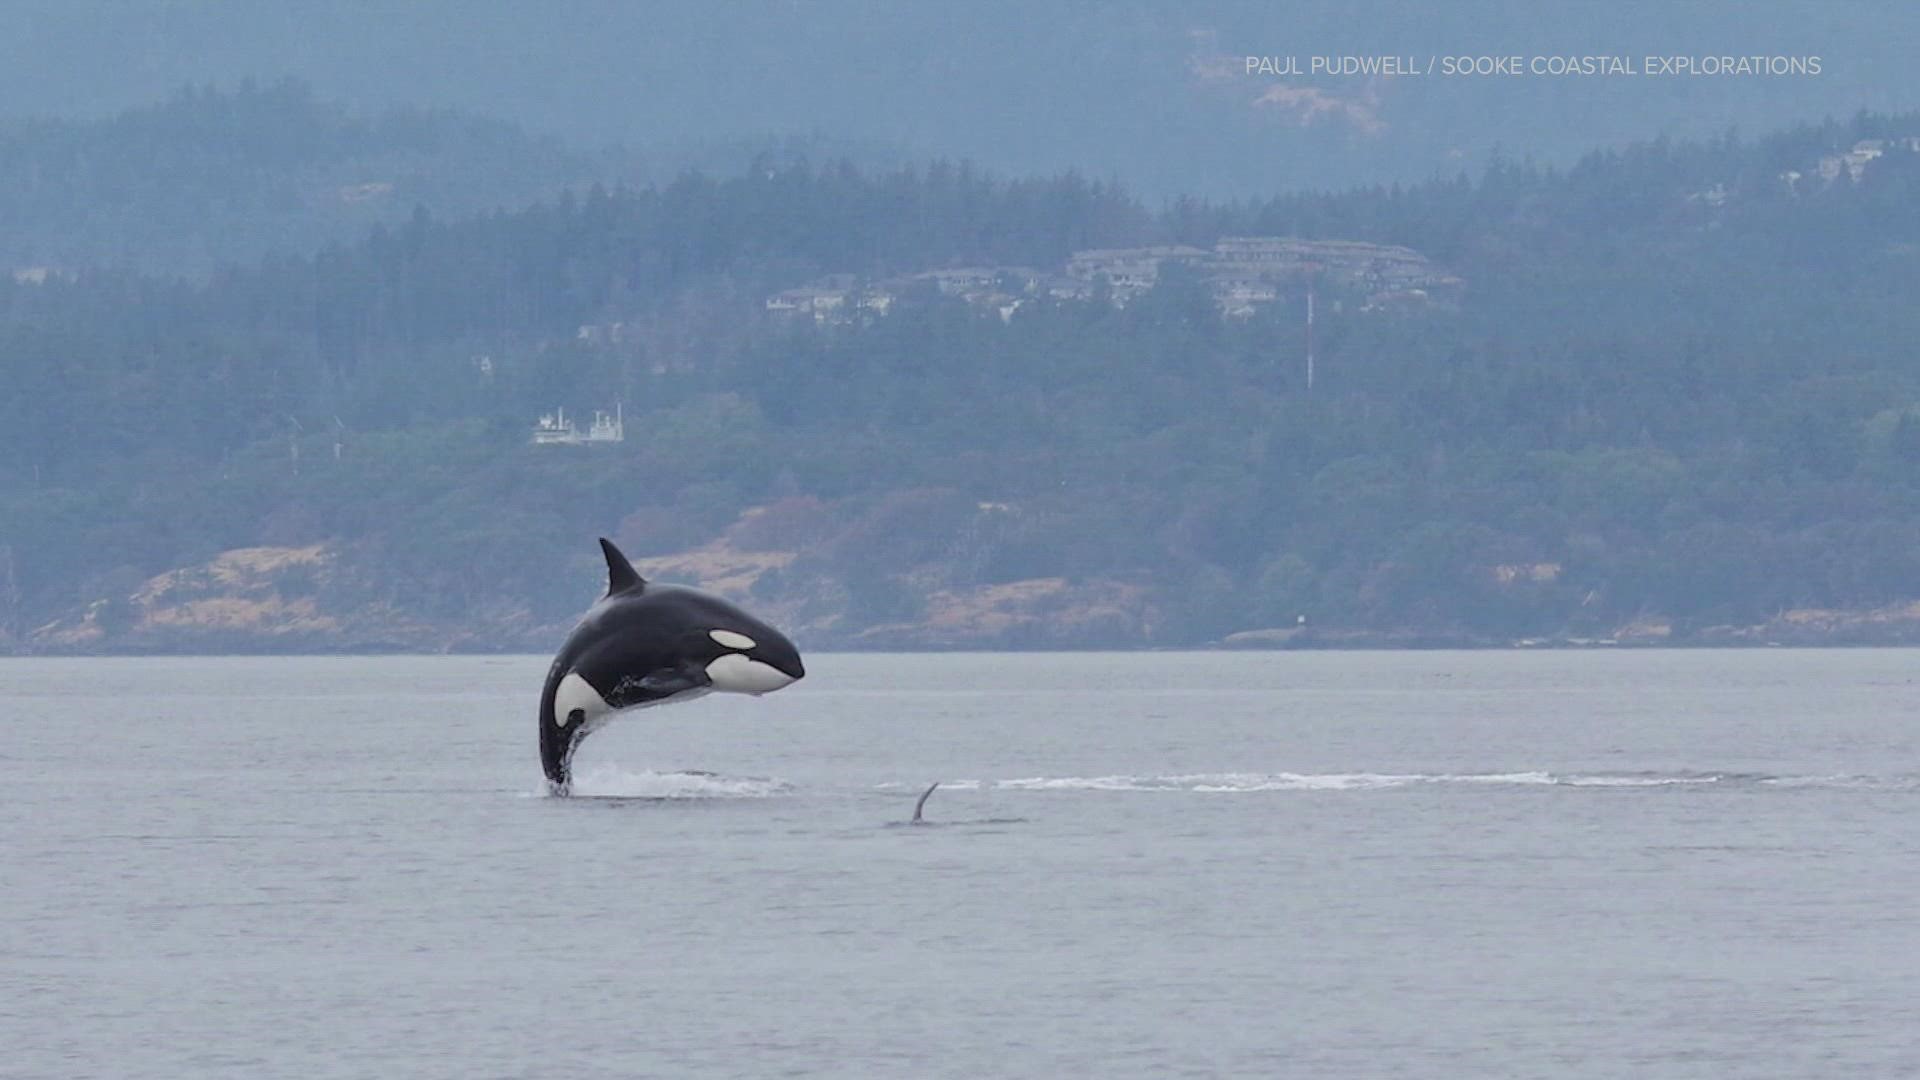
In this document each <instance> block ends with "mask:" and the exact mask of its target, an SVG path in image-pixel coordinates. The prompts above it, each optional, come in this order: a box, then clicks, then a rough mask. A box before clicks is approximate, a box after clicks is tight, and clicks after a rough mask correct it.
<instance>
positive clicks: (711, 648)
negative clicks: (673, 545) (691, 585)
mask: <svg viewBox="0 0 1920 1080" xmlns="http://www.w3.org/2000/svg"><path fill="white" fill-rule="evenodd" d="M600 548H601V550H602V551H604V552H605V553H606V556H607V595H606V596H604V597H602V598H601V599H600V602H599V603H597V604H595V605H593V607H592V608H591V609H589V610H588V611H587V614H586V615H585V617H583V618H582V619H581V620H580V625H578V626H576V627H574V628H573V633H572V634H569V635H568V636H567V642H566V644H565V645H562V646H561V647H560V655H558V656H556V657H554V658H553V667H552V668H551V669H549V670H548V671H547V685H546V687H545V689H543V690H541V691H540V764H541V766H542V767H543V768H545V769H546V772H547V787H548V790H550V791H552V792H553V793H554V794H556V795H565V794H567V793H568V791H569V788H570V785H571V783H572V762H573V752H574V750H576V749H578V748H579V746H580V740H582V739H584V738H586V737H587V735H588V733H590V732H592V731H593V730H594V729H595V728H597V727H599V726H600V725H601V724H603V723H605V722H606V720H607V718H609V717H611V716H613V715H614V714H615V713H619V712H624V711H626V710H628V709H638V708H644V707H646V706H649V705H664V704H667V703H668V702H673V701H686V700H689V699H691V698H696V697H700V696H702V695H704V694H708V693H712V692H713V691H716V690H718V691H721V692H724V693H736V694H756V695H758V694H766V693H771V692H772V691H775V690H778V689H780V688H781V687H783V686H786V685H787V684H789V683H791V682H793V681H794V680H796V679H799V678H800V677H801V676H803V675H805V674H806V673H807V672H806V668H804V667H803V666H801V663H800V652H799V650H798V649H795V648H794V647H793V642H791V641H788V640H787V639H786V636H785V635H783V634H781V633H780V632H779V631H778V630H775V629H774V628H773V627H771V626H768V625H767V624H766V623H763V622H761V621H760V620H758V619H756V618H754V617H753V616H751V615H748V614H747V613H746V612H744V611H741V610H740V609H739V608H737V607H735V606H733V605H732V604H730V603H728V602H726V601H725V600H722V599H720V598H719V597H717V596H713V595H710V594H708V593H703V592H700V591H699V590H697V589H688V588H682V587H679V586H675V585H651V584H648V583H647V582H646V581H645V580H643V579H642V578H641V577H640V575H639V574H638V573H636V572H634V569H633V564H632V563H630V562H628V561H627V557H626V556H625V555H622V554H621V553H620V549H619V548H617V547H614V546H613V542H612V541H610V540H607V539H606V538H604V537H602V538H601V540H600Z"/></svg>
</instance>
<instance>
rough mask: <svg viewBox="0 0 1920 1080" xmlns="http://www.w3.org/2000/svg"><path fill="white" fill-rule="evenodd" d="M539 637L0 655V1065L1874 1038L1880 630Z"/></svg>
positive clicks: (1885, 1050) (1908, 1010)
mask: <svg viewBox="0 0 1920 1080" xmlns="http://www.w3.org/2000/svg"><path fill="white" fill-rule="evenodd" d="M545 663H546V660H545V658H543V657H515V658H383V659H352V658H338V659H331V658H330V659H139V660H13V661H0V722H4V724H5V727H6V730H7V731H8V732H9V733H10V736H11V737H10V738H9V739H8V740H7V741H6V743H5V744H4V745H0V799H3V800H4V805H3V806H0V810H4V813H0V851H3V852H4V862H3V863H0V866H3V867H4V880H0V1075H4V1076H6V1077H9V1078H12V1077H21V1078H26V1077H34V1078H38V1077H49V1078H51V1077H61V1078H66V1077H76V1078H77V1077H116V1078H117V1077H189V1076H191V1077H246V1078H265V1077H288V1078H298V1080H320V1078H329V1077H388V1078H391V1077H460V1078H468V1077H528V1076H665V1077H675V1076H815V1075H819V1076H874V1077H966V1078H977V1077H1000V1076H1098V1077H1117V1076H1215V1075H1237V1076H1313V1077H1356V1078H1357V1077H1366V1078H1373V1077H1390V1076H1409V1077H1475V1078H1481V1077H1496V1076H1525V1077H1538V1076H1556V1077H1594V1078H1599V1077H1609V1078H1610V1077H1623V1076H1636V1077H1644V1076H1660V1077H1667V1076H1675V1077H1678V1076H1687V1077H1715V1078H1720V1077H1840V1076H1871V1077H1892V1076H1907V1075H1915V1074H1916V1073H1920V858H1917V856H1920V842H1917V841H1916V838H1917V837H1920V738H1917V737H1916V733H1917V732H1920V719H1916V718H1917V717H1920V684H1916V682H1915V680H1916V678H1920V653H1916V652H1911V651H1897V650H1889V651H1826V652H1813V651H1808V652H1798V651H1768V652H1760V651H1751V652H1678V651H1676V652H1619V653H1596V652H1579V653H1573V652H1554V653H1492V652H1481V653H1456V652H1425V653H1399V654H1387V653H1365V654H1360V653H1312V654H1307V653H1294V654H1248V653H1240V654H1220V653H1214V654H1154V653H1145V654H1130V655H1020V656H1012V655H959V656H825V655H822V656H815V657H812V658H810V659H809V662H808V664H809V668H810V669H811V672H812V674H811V675H810V676H809V677H808V679H807V680H805V681H804V682H802V683H800V684H798V685H796V686H794V687H792V688H790V689H788V690H785V691H782V692H780V693H778V694H775V695H771V696H769V697H767V698H764V699H758V700H753V699H745V698H722V697H710V698H707V699H704V700H702V701H698V702H693V703H689V704H686V705H681V706H675V707H670V708H665V709H660V710H656V711H653V712H650V713H641V714H636V715H634V716H631V717H627V718H623V719H621V720H619V721H616V722H615V723H614V724H612V725H610V726H609V727H608V728H607V729H606V730H605V731H603V732H602V733H600V734H598V735H596V736H595V737H594V738H593V739H592V740H590V741H589V742H588V743H587V744H586V745H585V747H584V748H583V750H582V751H581V755H580V759H579V765H580V769H581V778H580V781H579V789H580V791H581V792H582V793H583V794H584V795H587V796H591V797H583V798H575V799H568V800H562V799H554V798H547V797H545V796H544V795H542V794H541V785H540V778H539V767H538V757H537V754H536V751H535V742H534V731H535V728H534V723H535V721H534V711H535V700H536V698H537V697H538V693H539V686H540V681H541V678H542V676H543V674H544V671H545ZM936 779H938V780H942V781H943V782H944V783H943V786H942V787H941V789H940V790H939V791H938V792H936V793H935V794H934V796H933V797H932V799H931V800H929V802H928V804H927V817H928V819H929V821H930V822H931V824H929V825H926V826H922V827H914V826H909V825H906V824H904V823H905V822H906V821H907V819H908V818H909V817H910V816H911V813H912V807H913V803H914V800H915V798H916V797H917V795H918V794H919V792H920V790H921V789H922V788H923V787H924V786H925V785H926V784H927V783H929V782H931V781H933V780H936Z"/></svg>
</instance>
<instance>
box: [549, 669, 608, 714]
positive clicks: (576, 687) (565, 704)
mask: <svg viewBox="0 0 1920 1080" xmlns="http://www.w3.org/2000/svg"><path fill="white" fill-rule="evenodd" d="M575 709H579V710H580V711H581V712H583V713H585V714H586V718H587V719H588V720H589V721H591V720H594V719H597V718H598V717H602V716H605V715H606V714H608V713H610V712H612V711H613V706H611V705H608V704H607V701H606V699H605V698H603V697H601V696H600V691H598V690H595V689H594V688H593V684H592V683H590V682H588V681H587V680H585V679H583V678H581V677H580V673H579V672H577V671H569V672H567V677H566V678H564V679H561V680H560V685H559V686H558V687H556V688H555V689H554V692H553V726H554V727H564V726H565V725H566V722H567V716H568V715H569V714H570V713H572V712H573V710H575Z"/></svg>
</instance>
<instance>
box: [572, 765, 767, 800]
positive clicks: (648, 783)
mask: <svg viewBox="0 0 1920 1080" xmlns="http://www.w3.org/2000/svg"><path fill="white" fill-rule="evenodd" d="M792 790H793V785H791V784H789V783H787V782H786V781H784V780H774V779H770V778H768V777H764V776H716V775H713V774H711V773H694V772H654V771H652V770H650V769H648V770H642V771H638V772H635V771H633V770H630V769H623V768H621V767H619V766H618V765H605V764H602V765H595V766H593V767H592V768H588V769H583V770H580V771H579V772H576V773H574V774H573V794H575V795H577V796H584V797H587V798H602V799H607V798H616V799H765V798H769V797H771V796H774V795H784V794H786V793H787V792H789V791H792Z"/></svg>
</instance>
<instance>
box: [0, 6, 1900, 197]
mask: <svg viewBox="0 0 1920 1080" xmlns="http://www.w3.org/2000/svg"><path fill="white" fill-rule="evenodd" d="M1915 40H1920V8H1915V7H1914V6H1912V5H1907V4H1897V3H1854V4H1832V3H1819V2H1813V0H1762V2H1757V3H1741V4H1659V3H1617V4H1605V5H1590V4H1580V5H1571V4H1545V5H1543V4H1537V3H1528V2H1522V0H1468V2H1462V3H1445V4H1426V5H1417V6H1413V5H1405V4H1398V3H1384V2H1381V0H1371V2H1358V3H1340V4H1274V3H1270V2H1266V0H1224V2H1223V0H1214V2H1208V3H1202V4H1180V5H1174V4H1159V3H1150V2H1142V0H1135V2H1122V3H1114V4H1089V3H1072V4H1027V3H1015V2H1011V0H991V2H984V3H971V4H945V5H937V6H936V5H911V4H866V3H851V2H822V3H798V2H790V3H766V4H742V5H709V4H692V3H681V4H656V3H649V4H631V3H621V2H606V0H576V2H572V3H565V4H560V5H552V6H550V5H531V4H525V3H519V2H515V0H459V2H455V0H423V2H418V3H406V4H374V5H362V4H337V3H327V2H321V0H280V2H270V3H248V2H239V0H192V2H179V3H169V4H157V5H129V4H122V3H115V2H111V0H76V2H58V3H56V2H51V0H23V2H21V3H16V4H9V5H6V6H5V7H4V8H0V41H4V43H5V44H4V46H0V49H3V50H4V53H0V58H3V59H4V61H5V62H4V63H0V102H4V106H0V108H4V110H5V112H6V113H7V114H10V115H12V116H14V117H25V116H66V117H84V116H102V115H107V114H110V113H113V112H117V111H119V110H121V109H125V108H128V107H131V106H134V105H141V104H146V103H149V102H151V101H154V100H156V99H159V98H161V97H164V96H165V95H167V94H169V93H172V92H174V91H175V90H177V89H178V88H179V87H180V86H181V85H182V84H185V83H212V84H216V85H232V84H234V83H236V82H238V81H239V80H240V79H242V78H245V77H252V78H255V79H257V80H261V81H263V82H272V81H276V80H278V79H281V78H283V77H287V76H293V77H297V78H300V79H303V80H305V81H307V82H308V83H310V84H311V85H312V86H313V87H314V88H315V90H316V92H317V93H318V94H319V95H320V96H321V97H323V98H326V99H329V100H338V101H344V102H347V103H349V104H354V105H358V106H361V107H363V108H370V109H374V110H376V111H377V110H379V109H382V108H386V107H389V106H394V105H408V106H419V107H429V108H434V107H456V108H460V109H464V110H468V111H471V112H476V113H480V114H484V115H488V116H495V117H500V118H504V119H508V120H512V121H515V122H518V123H520V124H521V125H523V126H524V127H525V128H526V129H527V130H528V131H529V132H531V133H533V134H535V135H558V136H561V137H563V138H565V139H566V140H568V142H569V143H570V144H571V145H572V146H573V147H574V148H575V149H577V150H594V149H597V148H599V147H601V146H604V145H606V144H608V143H616V142H617V143H623V144H627V145H630V146H654V145H659V144H663V143H679V144H683V145H684V144H688V143H701V142H712V141H722V142H724V141H732V140H738V139H742V138H761V137H765V136H767V135H770V134H790V133H801V134H806V133H814V132H827V133H831V134H832V135H833V136H834V137H836V138H841V139H848V140H863V141H867V142H871V143H876V144H880V145H886V146H891V147H896V148H898V149H899V150H901V151H902V152H904V153H910V154H912V155H915V156H919V157H923V158H924V157H928V156H946V157H955V158H967V159H970V160H973V161H976V162H978V163H980V164H982V165H985V166H988V167H992V168H996V169H1002V170H1008V171H1013V172H1023V173H1024V172H1053V171H1058V170H1061V169H1065V168H1077V169H1081V170H1083V171H1086V172H1088V173H1090V174H1092V175H1094V176H1100V177H1114V178H1118V179H1121V180H1124V181H1125V182H1126V183H1127V184H1128V185H1129V186H1130V187H1131V188H1133V189H1134V190H1136V191H1138V192H1140V193H1142V194H1143V195H1145V196H1146V197H1148V198H1149V199H1154V200H1157V199H1160V198H1164V197H1170V196H1174V195H1180V194H1198V195H1208V196H1223V195H1239V196H1264V195H1267V194H1271V193H1273V192H1275V191H1278V190H1282V189H1288V188H1297V187H1301V186H1310V187H1324V188H1340V187H1345V186H1347V185H1350V184H1354V183H1375V182H1386V181H1392V180H1399V181H1402V182H1407V181H1417V180H1422V179H1426V178H1428V177H1430V176H1432V175H1434V174H1435V173H1436V172H1439V173H1443V174H1451V173H1453V172H1455V171H1458V170H1459V169H1461V168H1463V167H1464V168H1466V169H1468V170H1469V171H1475V170H1477V169H1478V168H1480V167H1481V166H1482V165H1484V164H1485V162H1486V161H1487V160H1488V157H1489V155H1490V154H1492V153H1493V152H1494V150H1495V149H1496V148H1502V149H1504V150H1505V152H1506V153H1508V154H1509V155H1512V156H1531V157H1533V158H1535V159H1536V160H1540V161H1542V162H1559V163H1563V164H1564V163H1567V162H1569V161H1571V160H1572V159H1573V158H1574V157H1575V156H1577V155H1578V154H1580V153H1583V152H1585V151H1587V150H1589V149H1591V148H1593V147H1596V146H1605V145H1617V144H1622V143H1625V142H1627V141H1630V140H1633V139H1640V138H1648V137H1652V136H1656V135H1661V134H1668V135H1673V136H1680V137H1707V136H1712V135H1718V134H1721V133H1723V132H1724V131H1726V130H1727V129H1729V128H1738V129H1740V130H1743V131H1748V132H1757V131H1763V130H1769V129H1772V128H1775V127H1779V126H1782V125H1785V124H1791V123H1796V122H1802V121H1808V122H1811V121H1818V120H1820V119H1821V118H1823V117H1825V116H1828V115H1832V116H1835V117H1838V118H1841V119H1844V118H1845V117H1847V116H1848V115H1850V114H1851V113H1852V112H1854V111H1855V110H1857V109H1860V108H1868V109H1873V110H1876V111H1883V112H1884V111H1897V110H1900V109H1908V108H1913V107H1915V106H1916V105H1920V71H1916V67H1917V66H1920V65H1916V64H1915V63H1914V62H1913V59H1912V43H1913V42H1914V41H1915ZM1510 54H1512V55H1521V56H1533V55H1574V56H1585V55H1620V56H1626V57H1631V58H1635V59H1636V60H1637V59H1638V58H1640V57H1643V56H1645V55H1649V54H1654V55H1664V56H1672V55H1682V56H1719V55H1732V56H1747V55H1763V56H1792V57H1806V56H1814V57H1819V58H1820V60H1821V66H1820V73H1819V74H1818V75H1802V76H1791V77H1742V76H1704V75H1696V76H1658V77H1655V76H1645V75H1642V76H1640V77H1620V78H1593V77H1586V78H1583V77H1578V76H1574V77H1559V78H1554V77H1533V76H1522V77H1505V76H1488V77H1462V78H1440V77H1429V76H1424V75H1423V76H1421V77H1398V78H1396V77H1371V78H1369V77H1365V76H1351V77H1317V78H1313V77H1310V78H1303V79H1289V80H1284V81H1277V80H1275V79H1273V78H1271V77H1260V76H1248V75H1247V74H1246V73H1245V69H1244V63H1243V60H1244V57H1246V56H1248V55H1292V56H1295V57H1297V58H1298V59H1299V62H1300V63H1301V64H1302V65H1306V64H1307V63H1308V59H1309V57H1311V56H1314V55H1328V56H1370V55H1376V56H1377V55H1392V56H1401V55H1404V56H1409V57H1411V58H1413V59H1414V60H1415V62H1416V64H1417V65H1419V64H1424V63H1426V62H1427V61H1429V60H1431V59H1433V58H1435V57H1444V56H1473V57H1480V56H1498V55H1510ZM1280 82H1284V85H1285V90H1284V91H1283V92H1281V93H1279V94H1276V93H1275V90H1276V86H1277V85H1279V84H1280ZM1309 91H1310V93H1308V92H1309Z"/></svg>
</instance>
